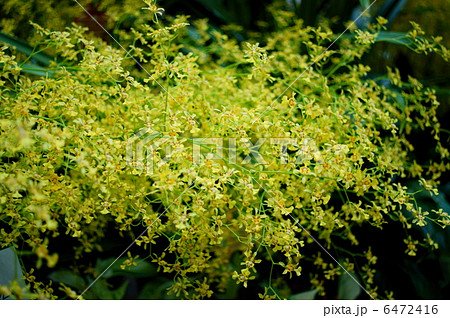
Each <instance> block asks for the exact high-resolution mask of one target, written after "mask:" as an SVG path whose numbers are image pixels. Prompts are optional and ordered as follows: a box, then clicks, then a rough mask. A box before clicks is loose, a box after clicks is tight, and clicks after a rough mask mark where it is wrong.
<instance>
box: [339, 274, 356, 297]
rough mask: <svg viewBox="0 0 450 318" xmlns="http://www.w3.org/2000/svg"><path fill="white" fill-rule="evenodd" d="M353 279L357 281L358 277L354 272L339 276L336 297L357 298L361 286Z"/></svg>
mask: <svg viewBox="0 0 450 318" xmlns="http://www.w3.org/2000/svg"><path fill="white" fill-rule="evenodd" d="M350 275H351V276H350ZM354 279H356V280H357V281H358V278H357V277H356V275H355V273H354V272H349V274H347V273H346V274H343V275H341V276H340V277H339V283H338V296H337V297H338V299H343V300H354V299H356V298H358V296H359V294H360V293H361V287H360V286H359V285H358V283H356V282H355V280H354ZM358 282H359V281H358Z"/></svg>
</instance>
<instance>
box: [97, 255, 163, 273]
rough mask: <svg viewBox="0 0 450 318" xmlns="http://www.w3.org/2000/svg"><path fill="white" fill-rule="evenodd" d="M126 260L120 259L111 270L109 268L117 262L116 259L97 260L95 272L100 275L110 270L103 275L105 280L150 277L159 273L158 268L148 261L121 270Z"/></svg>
mask: <svg viewBox="0 0 450 318" xmlns="http://www.w3.org/2000/svg"><path fill="white" fill-rule="evenodd" d="M126 259H127V258H125V257H122V258H119V259H118V260H117V261H116V262H115V263H114V264H113V265H112V266H111V267H110V268H108V266H109V265H111V264H112V263H113V262H114V261H115V258H107V259H103V260H97V264H96V266H95V271H96V272H97V273H99V274H100V273H103V271H105V270H106V269H107V268H108V270H107V271H106V272H105V273H104V274H103V277H105V278H110V277H116V276H128V277H150V276H154V275H156V273H157V272H156V268H155V267H154V266H153V265H152V264H150V263H149V262H147V261H139V262H137V265H135V266H131V267H127V268H126V269H121V268H120V265H122V264H123V262H124V261H125V260H126Z"/></svg>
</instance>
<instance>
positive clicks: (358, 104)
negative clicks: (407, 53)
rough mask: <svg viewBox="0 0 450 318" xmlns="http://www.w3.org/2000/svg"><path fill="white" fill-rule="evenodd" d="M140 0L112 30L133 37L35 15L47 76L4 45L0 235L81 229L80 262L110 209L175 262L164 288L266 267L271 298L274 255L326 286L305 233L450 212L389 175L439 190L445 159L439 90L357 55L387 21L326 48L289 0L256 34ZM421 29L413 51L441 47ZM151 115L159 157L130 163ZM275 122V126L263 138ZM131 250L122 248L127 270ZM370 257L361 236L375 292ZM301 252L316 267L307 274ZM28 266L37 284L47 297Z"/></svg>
mask: <svg viewBox="0 0 450 318" xmlns="http://www.w3.org/2000/svg"><path fill="white" fill-rule="evenodd" d="M145 3H146V5H147V7H145V8H144V9H145V10H140V12H138V13H136V14H137V15H138V16H139V19H138V20H137V22H139V23H136V24H135V25H133V29H132V32H129V33H128V34H122V33H120V32H119V31H118V33H117V34H119V35H120V39H121V40H122V41H123V45H124V46H127V45H129V50H128V51H126V52H125V51H122V50H120V49H118V48H113V47H112V46H110V45H108V44H107V43H106V42H104V41H102V40H101V39H99V38H97V37H96V36H95V35H93V34H89V33H87V29H86V28H83V27H80V26H76V25H74V26H71V27H68V28H67V29H66V30H63V31H61V30H59V31H58V30H49V29H46V28H42V27H39V26H38V25H34V26H35V29H36V30H37V32H38V33H39V34H40V36H41V39H40V40H39V41H40V42H39V45H40V46H43V47H47V48H49V52H51V53H52V54H54V55H56V56H58V58H59V59H60V60H63V61H64V62H63V63H60V64H55V65H54V66H53V69H52V70H53V73H52V74H53V76H48V77H45V78H42V77H35V76H32V75H26V74H25V73H22V72H21V65H22V64H21V60H20V58H18V57H15V56H14V55H13V53H12V52H13V49H12V48H7V47H3V48H2V49H1V51H0V67H1V68H2V72H1V75H0V76H1V77H0V81H1V84H2V85H1V92H0V94H1V95H0V96H1V98H2V108H1V110H0V118H1V119H0V136H1V138H0V140H1V143H0V154H1V158H2V165H1V166H0V182H1V187H0V211H1V212H0V221H1V222H2V224H3V225H2V229H1V232H0V242H1V243H0V247H8V246H15V247H16V248H20V249H23V248H24V246H27V248H28V249H29V250H30V251H32V252H33V253H35V254H36V255H37V257H38V259H39V260H42V259H44V260H46V264H47V265H48V266H49V267H51V266H55V265H56V264H57V261H58V258H57V255H56V254H52V251H51V245H49V242H50V241H52V240H57V239H58V238H59V237H61V236H70V237H72V238H73V241H74V242H77V244H75V245H74V246H73V247H70V248H73V253H74V258H75V259H77V260H78V262H80V261H82V259H83V257H84V256H85V255H88V254H89V253H92V252H94V251H99V250H101V248H102V247H101V244H102V241H104V240H105V233H106V229H107V227H108V226H110V225H111V224H113V226H114V227H115V228H116V229H117V231H120V232H121V233H124V235H125V237H127V238H129V239H130V240H131V239H132V234H131V233H133V229H135V228H137V229H142V228H148V230H147V231H146V232H145V234H144V235H142V236H140V237H139V238H138V239H137V241H136V243H137V245H138V246H139V248H141V250H142V251H141V252H140V253H139V255H144V257H150V258H152V259H153V261H154V264H155V265H157V266H158V267H159V270H161V271H163V272H166V273H172V274H173V276H174V284H173V285H172V287H171V288H170V290H169V293H172V294H174V295H176V296H177V297H185V298H192V299H202V298H208V297H211V296H212V295H213V292H223V291H224V290H225V289H226V288H227V286H229V282H230V281H232V280H234V282H235V283H237V284H242V285H243V286H244V287H247V286H248V285H250V284H251V283H252V281H253V280H254V279H255V278H256V277H257V276H258V273H259V269H260V268H263V266H268V267H270V268H271V269H272V270H271V271H270V275H271V277H270V279H268V281H269V283H268V285H267V286H266V289H265V290H264V293H263V294H261V297H263V298H273V296H270V295H269V294H268V293H269V292H270V293H272V292H274V290H275V289H274V286H275V285H276V284H277V280H275V279H274V280H272V275H276V273H277V271H278V274H279V276H280V277H285V278H291V277H297V276H302V275H309V277H310V279H309V281H310V285H311V288H315V289H317V290H318V291H319V293H320V294H321V295H323V294H325V293H326V292H327V283H326V282H327V281H328V280H332V279H334V277H335V276H338V275H341V274H343V273H344V272H343V271H342V269H341V268H340V267H339V266H338V265H337V264H335V263H334V262H333V261H332V260H331V259H327V258H326V256H321V255H320V254H317V248H318V247H317V245H316V239H317V240H319V241H320V242H322V243H323V244H324V246H325V247H329V246H330V244H331V243H332V242H333V240H334V238H336V237H339V238H340V239H344V240H348V241H350V242H351V243H353V244H355V245H356V244H358V237H356V235H355V234H354V227H355V225H368V226H374V227H379V228H382V227H383V225H384V224H385V223H389V222H400V223H402V224H403V225H404V227H405V230H406V231H408V230H409V229H410V228H411V227H413V226H425V225H426V224H427V223H429V222H434V223H437V224H439V225H441V226H443V227H444V226H447V225H448V224H449V217H448V214H447V213H445V212H443V211H424V210H422V209H421V208H420V207H418V206H417V205H416V204H415V197H414V193H412V192H411V191H409V190H408V188H406V187H405V186H404V185H402V184H401V183H399V182H396V181H395V177H397V176H400V177H410V178H414V179H416V180H420V182H421V183H420V184H421V187H422V188H421V189H420V190H419V191H429V192H431V193H433V195H434V194H435V192H436V191H437V190H436V187H437V186H438V184H439V178H440V176H441V174H442V172H443V171H446V170H447V169H449V167H450V165H449V163H448V157H449V152H448V150H447V149H445V147H444V146H443V145H442V144H441V142H440V129H439V128H440V126H439V123H438V121H437V118H436V108H437V107H438V105H439V102H438V101H437V99H436V96H435V94H434V92H433V90H431V89H428V88H425V87H423V86H422V84H420V83H419V82H418V80H416V79H414V78H409V79H408V81H407V82H404V81H402V79H401V78H400V76H399V74H398V72H397V71H396V70H395V69H388V78H389V82H390V85H389V86H386V85H382V84H381V83H380V82H378V81H376V80H374V79H368V78H367V76H366V75H367V73H368V72H369V71H370V68H369V67H368V66H365V65H362V64H361V63H360V62H359V58H360V57H361V56H362V54H363V53H364V52H367V51H368V50H369V49H370V47H371V45H372V43H373V42H374V39H375V38H376V35H377V32H379V31H380V30H381V29H382V27H383V24H384V23H385V21H384V20H382V19H379V23H377V24H374V25H372V26H371V28H369V30H368V31H364V32H363V31H356V33H355V34H356V35H355V37H354V39H353V40H352V39H350V38H347V39H343V40H342V41H341V42H340V43H339V45H336V46H334V47H333V48H332V49H330V50H328V51H326V53H325V54H322V52H323V51H325V49H326V48H327V43H328V42H329V41H330V42H331V41H332V40H333V38H334V37H335V36H334V35H333V33H332V32H331V30H330V29H329V28H328V27H327V26H326V25H323V26H321V27H320V28H311V27H305V26H303V25H302V22H301V21H297V20H295V18H294V17H292V15H289V14H287V13H286V12H282V11H274V14H275V16H276V17H277V18H279V17H283V19H280V21H282V26H281V27H280V29H278V30H276V31H274V32H273V33H271V34H268V35H267V34H266V37H265V39H264V38H263V37H262V35H258V34H256V35H255V36H254V39H252V40H251V41H250V43H238V42H237V41H236V40H235V39H233V38H231V37H228V36H227V35H226V32H225V31H224V32H223V33H222V32H218V31H217V30H212V29H210V28H209V27H208V24H207V22H206V21H204V20H201V21H195V22H193V23H192V26H191V25H189V23H188V20H187V18H186V17H181V16H179V17H175V18H171V17H164V19H163V16H162V15H163V10H162V9H160V8H158V7H157V6H156V4H155V2H154V1H149V0H147V1H145ZM149 13H150V15H149ZM162 20H164V25H163V24H162ZM280 23H281V22H280ZM414 30H416V31H415V33H414V31H413V32H411V33H410V38H411V39H412V40H413V41H416V44H417V51H423V52H426V53H429V52H431V51H432V52H434V53H437V54H440V55H443V56H444V58H447V57H448V56H447V55H448V53H445V52H448V51H445V48H444V47H443V46H442V45H440V44H437V43H435V44H432V43H431V42H423V40H422V38H421V37H416V36H415V34H416V33H417V34H419V33H420V32H419V31H418V30H419V29H418V27H416V26H414ZM258 43H259V44H258ZM138 61H139V66H140V67H137V66H138V64H137V62H138ZM311 63H314V65H313V66H312V67H311V68H309V69H308V70H307V71H305V69H306V68H307V67H308V66H309V65H310V64H311ZM141 67H142V68H141ZM392 87H396V89H392ZM287 88H288V89H287ZM144 127H146V128H148V129H151V130H153V131H157V132H160V133H161V134H163V135H164V136H165V140H164V141H165V142H164V147H154V148H151V149H150V148H149V150H147V152H146V156H143V159H142V160H144V161H145V162H147V163H149V162H150V161H146V159H145V158H148V156H150V155H151V156H153V160H152V161H151V163H152V164H153V165H154V169H152V173H147V172H146V171H145V170H142V169H139V167H138V166H137V165H136V163H135V164H134V165H133V164H127V153H126V148H127V142H128V141H129V140H130V139H131V138H132V137H133V136H135V134H136V132H139V131H140V130H141V129H142V128H144ZM414 130H423V131H431V132H432V138H433V140H434V143H435V149H436V152H437V153H438V154H440V155H441V156H440V160H439V161H436V162H431V163H430V164H429V165H427V166H421V165H419V164H417V163H416V162H415V161H413V160H412V157H411V153H412V151H413V146H412V145H411V142H410V140H409V134H410V133H411V132H412V131H414ZM207 138H220V139H223V140H226V141H227V142H228V143H230V142H231V141H233V142H235V143H236V145H233V146H234V149H236V152H235V153H232V154H231V153H227V154H226V155H223V156H217V149H216V147H213V146H212V145H211V144H210V143H208V142H206V139H207ZM269 138H272V139H273V138H276V139H277V140H279V142H272V143H269V142H265V143H262V144H257V140H263V139H269ZM203 139H204V140H205V141H204V142H202V140H203ZM193 140H196V143H195V144H194V143H193V142H192V141H193ZM249 144H250V145H253V146H252V147H259V148H258V153H259V154H260V155H261V157H263V158H264V162H261V161H260V160H256V159H257V158H256V155H255V152H254V151H252V148H251V147H249ZM197 146H198V147H199V148H200V153H199V158H198V160H193V148H194V147H197ZM165 147H169V148H170V149H171V154H170V158H168V159H167V158H166V157H165V154H164V149H165ZM228 148H231V145H230V144H226V143H225V145H224V149H228ZM231 156H234V157H233V158H230V157H231ZM144 157H145V158H144ZM162 214H163V217H161V215H162ZM130 234H131V235H130ZM313 238H314V239H313ZM106 239H107V238H106ZM157 239H158V240H159V242H161V241H163V240H161V239H165V240H166V241H165V242H167V248H166V249H165V252H164V253H160V254H159V255H157V254H154V253H152V249H151V246H153V245H156V242H155V240H157ZM163 242H164V241H163ZM405 244H406V245H407V249H406V253H407V254H408V255H411V256H414V255H415V254H416V252H417V245H419V242H418V241H416V240H414V239H412V238H411V236H410V235H409V234H408V236H407V239H405ZM420 244H422V243H420ZM126 245H128V244H125V245H124V248H125V247H126ZM423 245H424V246H425V245H428V246H433V247H434V246H435V245H436V243H435V242H433V241H432V240H431V238H429V239H428V240H427V241H426V242H425V243H423ZM49 249H50V250H49ZM311 251H316V252H311ZM119 253H120V251H118V254H119ZM322 257H323V258H322ZM236 258H237V259H238V261H236ZM136 259H137V256H134V257H133V256H132V255H131V254H129V259H128V260H127V261H126V262H125V263H123V264H122V265H121V266H122V268H123V269H125V268H128V267H132V266H135V265H137V262H138V261H137V260H136ZM376 260H377V258H376V256H373V255H372V252H371V250H370V248H367V249H366V251H365V254H364V256H363V257H361V260H360V261H361V262H366V263H367V264H366V265H364V266H363V267H362V273H361V277H363V278H364V282H363V284H364V285H365V287H366V288H367V290H369V291H370V292H371V293H372V294H375V293H376V292H375V291H376V286H375V285H374V280H373V277H374V269H373V268H372V267H373V266H374V265H375V264H376ZM264 264H265V265H264ZM306 264H309V265H306ZM38 265H39V266H40V265H41V264H40V263H38ZM344 265H345V266H344V267H346V268H347V269H348V270H351V269H352V268H354V267H355V264H354V263H351V262H350V261H348V260H347V261H345V262H344ZM307 267H308V268H311V267H314V268H315V269H316V271H315V272H309V273H304V268H307ZM302 268H303V270H302ZM31 274H32V272H30V274H29V275H28V276H27V277H28V278H27V280H28V282H29V283H30V284H35V286H31V287H30V288H31V289H33V290H35V292H36V293H37V294H39V295H41V297H52V296H51V294H52V293H49V292H45V291H43V287H42V286H40V285H38V286H37V287H36V284H37V283H36V282H35V278H32V276H30V275H31ZM283 274H284V275H285V276H283ZM12 288H14V287H12ZM49 288H50V287H49ZM16 289H17V288H16ZM61 290H64V291H65V292H66V293H67V294H68V295H69V297H75V295H76V294H75V292H74V291H73V290H71V289H70V288H68V287H67V286H62V289H61ZM380 297H383V296H382V295H380Z"/></svg>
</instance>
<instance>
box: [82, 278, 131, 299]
mask: <svg viewBox="0 0 450 318" xmlns="http://www.w3.org/2000/svg"><path fill="white" fill-rule="evenodd" d="M128 283H129V281H128V280H126V281H125V282H123V284H122V285H120V287H119V288H117V289H110V288H109V287H108V286H107V283H106V281H105V280H98V281H97V282H96V283H95V284H94V285H92V286H91V288H90V289H89V290H88V291H87V292H86V293H85V294H84V295H83V297H84V298H85V299H102V300H120V299H122V298H123V296H125V292H126V291H127V287H128Z"/></svg>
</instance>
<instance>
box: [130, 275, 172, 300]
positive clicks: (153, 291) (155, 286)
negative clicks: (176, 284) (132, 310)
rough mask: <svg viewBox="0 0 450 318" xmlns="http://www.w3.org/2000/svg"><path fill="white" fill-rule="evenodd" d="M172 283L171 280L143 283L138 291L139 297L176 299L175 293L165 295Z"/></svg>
mask: <svg viewBox="0 0 450 318" xmlns="http://www.w3.org/2000/svg"><path fill="white" fill-rule="evenodd" d="M172 285H173V281H172V280H167V279H164V280H161V279H157V280H156V281H152V282H149V283H147V284H145V285H144V287H143V288H142V290H141V292H140V293H139V299H160V300H161V299H176V297H175V295H173V294H172V295H167V288H169V287H171V286H172Z"/></svg>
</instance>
